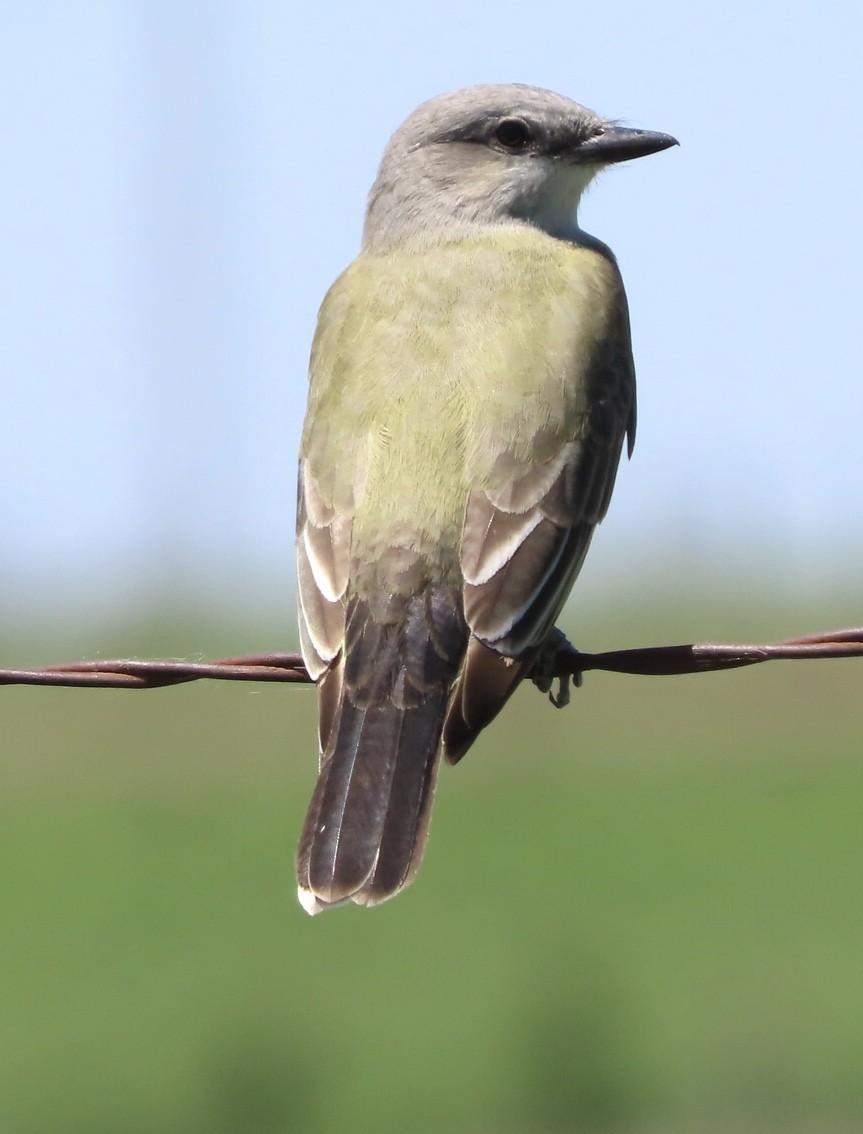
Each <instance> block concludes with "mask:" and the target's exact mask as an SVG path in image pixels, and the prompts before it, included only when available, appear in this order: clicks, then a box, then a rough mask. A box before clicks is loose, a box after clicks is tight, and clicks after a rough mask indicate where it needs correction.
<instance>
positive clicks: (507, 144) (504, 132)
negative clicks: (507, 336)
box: [494, 118, 531, 153]
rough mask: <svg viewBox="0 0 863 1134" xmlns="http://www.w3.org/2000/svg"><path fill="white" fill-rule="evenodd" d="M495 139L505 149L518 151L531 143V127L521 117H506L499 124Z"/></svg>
mask: <svg viewBox="0 0 863 1134" xmlns="http://www.w3.org/2000/svg"><path fill="white" fill-rule="evenodd" d="M494 139H495V141H496V142H497V143H498V145H501V146H503V148H504V149H506V150H512V152H513V153H518V151H519V150H525V149H527V147H528V146H529V145H530V140H531V135H530V127H529V126H528V124H527V123H526V122H523V121H522V120H521V119H520V118H504V119H503V120H502V121H500V122H498V124H497V128H496V129H495V132H494Z"/></svg>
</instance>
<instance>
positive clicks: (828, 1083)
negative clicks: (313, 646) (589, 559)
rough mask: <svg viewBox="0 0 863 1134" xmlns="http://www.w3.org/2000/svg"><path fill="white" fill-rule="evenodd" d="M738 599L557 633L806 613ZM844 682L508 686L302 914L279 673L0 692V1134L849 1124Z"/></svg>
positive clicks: (853, 798) (856, 755)
mask: <svg viewBox="0 0 863 1134" xmlns="http://www.w3.org/2000/svg"><path fill="white" fill-rule="evenodd" d="M696 609H700V615H699V616H698V617H697V618H693V617H691V616H692V614H693V611H695V610H696ZM753 610H755V607H754V604H753ZM736 611H737V613H736V614H735V616H734V618H737V619H739V625H735V624H734V621H733V619H732V618H731V616H726V617H725V618H723V616H722V613H721V611H706V612H705V609H704V607H703V606H702V607H701V608H695V607H693V609H692V610H690V611H682V612H681V611H680V610H678V611H675V612H667V613H665V614H664V613H663V612H662V611H655V612H654V614H653V615H652V617H651V618H650V619H648V618H646V617H644V616H641V617H640V621H638V622H637V623H634V622H633V619H632V618H631V617H630V616H629V615H627V614H625V613H624V612H618V617H619V627H620V628H619V632H614V631H613V630H609V629H606V631H605V632H600V631H599V630H596V629H593V630H589V632H588V635H587V640H585V638H584V637H583V636H581V635H580V636H579V637H578V643H579V644H581V645H583V646H584V648H586V649H594V648H606V647H608V648H611V647H614V646H618V645H627V644H636V643H639V644H647V643H659V642H670V641H675V640H685V639H687V638H689V637H693V636H698V637H702V638H703V637H714V638H718V637H720V636H722V632H723V629H724V630H725V635H724V636H725V637H736V638H738V639H740V638H743V637H751V636H753V635H752V633H748V634H747V633H744V630H745V629H747V628H749V629H750V630H752V631H754V630H756V629H757V630H759V631H760V630H764V631H765V632H767V633H771V634H776V635H779V634H791V633H798V632H800V633H802V632H806V631H807V630H816V629H826V628H829V627H830V626H831V625H833V624H834V622H835V621H836V618H835V617H831V615H830V613H829V612H824V616H823V617H821V618H819V617H818V616H817V615H816V614H813V613H807V616H806V618H805V620H801V617H800V614H799V612H789V613H788V614H787V616H785V617H784V618H783V616H782V615H781V612H780V613H779V614H776V613H775V612H774V613H773V614H767V615H764V612H763V608H761V613H762V617H761V620H760V623H761V624H759V618H758V617H757V616H756V615H755V614H754V613H753V612H752V611H750V612H749V614H748V615H747V614H746V613H745V612H744V613H741V611H740V608H739V607H737V608H736ZM623 627H625V630H624V629H623ZM180 639H182V641H181V640H180ZM183 643H185V644H183ZM31 644H32V643H31ZM103 645H104V643H103ZM253 645H254V643H250V642H238V641H237V640H236V638H232V636H231V634H230V632H229V630H228V628H226V627H221V628H220V627H213V626H207V627H203V626H199V627H197V628H196V627H194V626H190V627H181V628H179V629H178V626H177V625H174V626H172V627H165V628H163V629H161V630H159V629H158V628H157V629H156V630H153V629H152V628H151V629H150V630H149V631H148V637H147V640H146V642H145V641H144V639H143V638H142V639H140V640H137V641H136V642H135V643H134V644H130V645H127V647H126V650H124V649H123V648H122V647H120V648H118V649H117V650H115V651H114V652H126V651H134V652H136V653H140V654H146V653H148V652H153V653H161V654H163V655H164V654H173V653H178V654H179V653H185V654H186V655H187V656H191V655H192V653H193V648H194V649H197V648H199V647H200V648H202V649H206V650H207V651H208V652H212V653H218V652H230V651H232V650H234V649H246V648H250V647H252V646H253ZM257 645H258V646H260V648H267V647H268V646H271V645H273V643H272V642H269V641H267V642H261V641H258V643H257ZM86 650H87V647H86V646H84V648H83V649H82V650H80V651H76V652H79V653H81V652H86ZM22 651H23V646H17V647H16V646H15V645H14V644H13V643H6V645H5V647H4V654H5V657H4V659H3V660H4V662H7V663H11V662H13V661H19V660H21V658H22ZM111 652H112V649H109V648H107V647H106V648H105V649H103V653H111ZM69 655H70V651H68V650H67V651H66V654H65V655H64V656H63V657H62V658H60V657H59V656H57V655H53V656H52V657H50V658H48V657H46V656H45V654H44V651H43V652H42V654H41V660H43V661H46V660H67V656H69ZM27 660H28V661H29V660H34V659H33V658H31V657H28V659H27ZM861 677H863V661H860V662H856V663H855V662H826V661H824V662H818V663H795V664H793V665H792V664H782V663H779V664H777V665H775V666H772V667H770V666H768V667H764V668H763V669H761V670H745V671H740V672H737V673H733V674H721V675H707V676H700V677H688V678H673V679H648V678H628V677H622V676H612V675H589V676H588V678H587V681H586V684H585V687H584V689H582V690H581V691H579V692H578V693H577V694H576V695H575V698H574V704H573V705H572V706H571V707H570V708H569V709H568V710H567V711H565V712H555V711H554V710H553V709H552V708H551V707H550V706H549V705H548V704H547V703H546V702H544V700H543V698H542V697H541V696H540V695H539V694H538V693H537V692H536V691H535V690H533V689H526V690H524V691H522V693H521V694H520V695H519V696H518V697H517V699H516V700H515V702H514V703H513V705H512V706H511V707H510V708H509V711H508V712H507V714H506V715H505V717H504V718H502V719H501V720H500V721H499V722H497V725H496V726H495V727H494V728H493V729H492V730H491V731H490V732H489V733H488V734H487V736H486V737H485V738H484V739H483V740H482V741H481V743H480V744H479V745H478V746H477V747H476V748H475V749H474V750H473V751H472V752H471V754H470V756H469V758H468V759H467V760H465V762H464V763H463V764H461V765H459V766H458V767H457V768H455V769H444V771H443V772H442V774H441V777H440V783H439V788H438V799H437V804H436V810H435V817H434V821H433V824H432V836H431V842H430V847H429V853H428V856H427V859H426V862H425V865H424V867H423V870H422V872H421V873H420V876H419V879H418V881H417V883H416V884H415V885H414V886H413V887H412V888H411V889H410V890H409V891H407V892H405V893H404V894H403V895H402V896H401V897H400V898H398V899H397V900H396V901H395V902H392V903H390V904H389V905H387V906H384V907H382V908H380V909H378V910H375V911H364V910H355V909H353V908H350V909H344V910H337V911H334V912H331V913H329V914H327V915H325V916H323V917H320V918H317V919H315V920H312V919H309V918H308V917H307V916H306V915H305V914H304V913H303V912H302V911H301V910H300V909H299V907H298V906H297V905H296V903H295V900H294V896H293V890H294V883H293V878H292V864H293V852H294V841H295V838H296V836H297V833H298V830H299V826H300V822H301V819H302V814H303V811H304V808H305V805H306V802H307V798H308V795H309V793H310V791H311V787H312V783H313V778H314V752H315V741H314V714H313V694H312V693H311V691H310V690H309V689H304V688H287V687H276V686H253V685H228V684H220V685H216V684H208V685H201V686H197V687H196V686H190V687H186V688H180V689H173V690H164V691H154V692H146V693H124V692H113V691H107V690H99V691H67V690H52V689H24V688H9V689H2V690H0V698H2V716H1V717H0V722H2V726H0V727H2V737H3V745H2V754H0V760H2V782H3V785H4V786H3V797H2V805H0V806H2V815H0V866H2V879H3V883H2V887H0V923H2V927H3V930H2V933H0V1004H2V1011H0V1130H2V1131H7V1130H8V1131H10V1132H14V1134H115V1132H120V1131H122V1132H124V1134H175V1132H176V1134H180V1132H183V1134H229V1132H231V1134H246V1132H248V1134H265V1132H267V1134H269V1132H273V1134H274V1132H277V1131H278V1132H288V1131H290V1132H297V1134H302V1132H305V1131H314V1132H321V1134H326V1132H328V1131H344V1130H350V1131H360V1132H362V1131H382V1130H383V1131H390V1130H392V1131H405V1132H408V1134H412V1132H417V1134H419V1132H432V1131H459V1132H476V1134H492V1132H502V1134H510V1132H511V1134H528V1132H530V1134H542V1132H544V1131H549V1132H551V1131H564V1130H566V1131H587V1132H589V1131H597V1132H598V1131H626V1132H630V1131H631V1132H657V1134H658V1132H660V1131H662V1132H665V1131H669V1132H670V1131H674V1132H681V1134H682V1132H683V1131H686V1132H690V1131H691V1132H697V1131H704V1132H714V1131H722V1132H726V1131H727V1132H731V1131H735V1132H737V1131H747V1132H761V1131H764V1132H768V1131H769V1132H774V1131H775V1132H779V1131H782V1132H797V1131H811V1132H813V1134H814V1132H815V1131H818V1132H825V1134H829V1132H831V1131H843V1132H844V1131H851V1130H859V1129H861V1128H863V1057H861V1053H863V821H861V819H863V751H861V749H863V699H861V696H860V690H861Z"/></svg>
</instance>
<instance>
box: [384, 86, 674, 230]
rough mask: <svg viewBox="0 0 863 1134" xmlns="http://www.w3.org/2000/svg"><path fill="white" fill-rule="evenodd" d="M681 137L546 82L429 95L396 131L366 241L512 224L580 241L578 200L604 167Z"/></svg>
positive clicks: (386, 152)
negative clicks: (615, 118)
mask: <svg viewBox="0 0 863 1134" xmlns="http://www.w3.org/2000/svg"><path fill="white" fill-rule="evenodd" d="M673 145H676V141H675V139H674V138H672V137H670V135H668V134H656V133H652V132H650V131H647V130H629V129H626V128H625V127H621V126H618V125H616V124H615V123H613V122H610V121H608V120H607V119H604V118H600V117H599V115H597V114H595V113H594V112H593V111H592V110H588V109H587V107H584V106H580V105H579V104H578V103H577V102H572V101H571V100H570V99H568V98H564V97H563V95H559V94H555V93H554V92H553V91H546V90H542V89H541V88H539V87H527V86H522V85H521V84H518V83H505V84H500V85H489V86H476V87H465V88H463V89H462V90H457V91H450V92H449V93H447V94H443V95H439V96H438V97H437V98H433V99H430V100H429V101H428V102H424V103H423V104H422V106H419V107H418V108H417V109H416V110H415V111H414V112H413V114H411V115H410V116H409V117H408V118H407V119H406V120H405V121H404V122H403V123H402V125H401V126H400V127H399V128H398V130H396V132H395V134H393V136H392V137H391V138H390V140H389V143H388V144H387V148H386V150H385V151H384V156H383V159H382V161H381V166H380V169H379V171H378V176H377V179H376V180H375V183H374V185H373V186H372V190H371V193H370V195H369V203H368V210H367V213H366V223H365V229H364V232H363V248H364V249H366V250H368V251H377V250H380V249H382V248H385V247H387V246H389V245H392V244H394V243H398V242H399V241H402V240H405V239H409V238H410V237H413V236H417V235H420V234H422V233H427V232H431V231H433V230H440V229H447V230H452V229H453V228H456V229H472V228H475V227H477V226H485V225H489V224H512V223H517V224H518V223H520V224H528V225H533V226H534V227H538V228H541V229H543V230H544V231H546V232H548V233H550V234H551V235H552V236H558V237H562V238H564V239H577V237H578V226H577V223H576V212H577V209H578V202H579V198H580V197H581V194H582V193H583V192H584V190H585V188H586V187H587V185H588V183H589V182H590V181H591V179H592V178H593V177H594V176H595V175H596V174H597V173H598V172H599V170H600V169H602V167H603V166H605V165H608V164H610V163H612V162H619V161H627V160H629V159H630V158H636V157H642V156H644V155H646V154H652V153H656V152H657V151H658V150H664V149H666V148H667V147H668V146H673Z"/></svg>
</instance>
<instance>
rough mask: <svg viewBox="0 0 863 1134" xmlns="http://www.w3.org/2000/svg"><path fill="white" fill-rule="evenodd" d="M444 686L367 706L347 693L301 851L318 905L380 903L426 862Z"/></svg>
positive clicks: (313, 904)
mask: <svg viewBox="0 0 863 1134" xmlns="http://www.w3.org/2000/svg"><path fill="white" fill-rule="evenodd" d="M444 707H445V691H444V690H440V691H436V692H434V693H432V694H430V695H429V696H428V697H427V698H426V699H425V700H424V701H423V702H422V703H421V704H419V705H415V706H413V707H411V708H398V707H397V706H395V705H394V704H393V703H392V702H391V701H388V702H386V703H384V704H382V705H375V706H372V707H370V708H365V709H360V708H357V707H356V706H355V705H353V704H352V703H351V701H350V698H349V697H347V696H345V697H344V698H343V702H342V706H341V711H340V717H339V721H338V723H337V725H336V732H335V737H334V738H333V741H332V744H331V755H326V756H325V759H324V763H323V766H322V768H321V773H320V776H319V778H318V783H317V786H316V788H315V792H314V795H313V797H312V802H311V804H310V806H309V811H308V815H307V816H306V822H305V826H304V827H303V833H302V836H301V838H300V847H299V853H298V856H297V873H298V878H299V893H300V901H301V902H302V904H303V906H304V907H305V909H307V910H308V911H309V913H317V912H319V911H320V910H321V909H324V908H326V907H327V906H330V905H335V904H337V903H339V902H344V901H347V900H348V899H351V900H353V901H354V902H357V903H358V904H359V905H375V904H376V903H378V902H383V901H385V900H386V899H387V898H389V897H392V895H393V894H396V893H397V892H398V891H399V890H400V889H402V887H403V886H405V885H406V884H407V883H408V882H409V881H410V879H411V877H412V875H413V873H414V872H415V871H416V869H417V867H418V866H419V863H420V860H421V858H422V853H423V849H424V846H425V840H426V834H427V831H428V819H429V810H430V806H431V800H432V794H433V791H434V780H435V770H436V766H437V763H438V754H439V749H440V733H441V728H442V724H443V716H444Z"/></svg>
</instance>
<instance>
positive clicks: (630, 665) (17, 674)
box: [0, 627, 863, 689]
mask: <svg viewBox="0 0 863 1134" xmlns="http://www.w3.org/2000/svg"><path fill="white" fill-rule="evenodd" d="M858 657H863V627H857V628H856V629H848V630H833V631H829V632H825V633H820V634H809V635H807V636H806V637H803V638H786V639H785V640H784V641H781V642H768V643H766V644H763V645H730V646H727V645H716V644H712V643H706V644H704V645H696V644H694V643H688V644H685V645H678V646H647V647H644V648H641V649H632V650H609V651H607V652H605V653H599V654H585V653H582V652H581V651H580V650H576V649H574V648H573V647H572V646H570V645H569V644H568V643H567V644H566V645H563V646H561V647H560V648H559V649H558V650H557V654H556V658H555V662H554V669H553V673H552V674H551V676H553V677H558V678H566V677H576V678H577V676H578V675H579V674H581V673H584V672H586V671H587V670H589V669H601V670H606V671H608V672H611V673H632V674H643V675H647V676H668V675H672V674H684V673H707V672H712V671H713V670H720V669H738V668H740V667H741V666H745V665H757V664H758V663H759V662H765V661H776V660H780V659H782V660H785V661H795V660H799V659H801V658H810V659H814V658H858ZM205 679H210V680H216V681H279V682H290V683H293V684H300V685H302V684H308V683H309V682H310V681H311V678H310V677H309V675H308V672H307V671H306V667H305V665H304V664H303V659H302V657H301V656H300V654H249V655H245V656H242V657H233V658H220V659H219V660H217V661H211V662H188V661H152V660H143V661H141V660H135V659H125V660H122V659H121V660H119V661H82V662H71V663H68V664H66V665H53V666H46V667H45V668H43V669H0V685H61V686H74V687H78V688H81V687H86V688H98V689H161V688H163V687H164V686H167V685H183V684H185V683H186V682H189V681H201V680H205Z"/></svg>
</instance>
